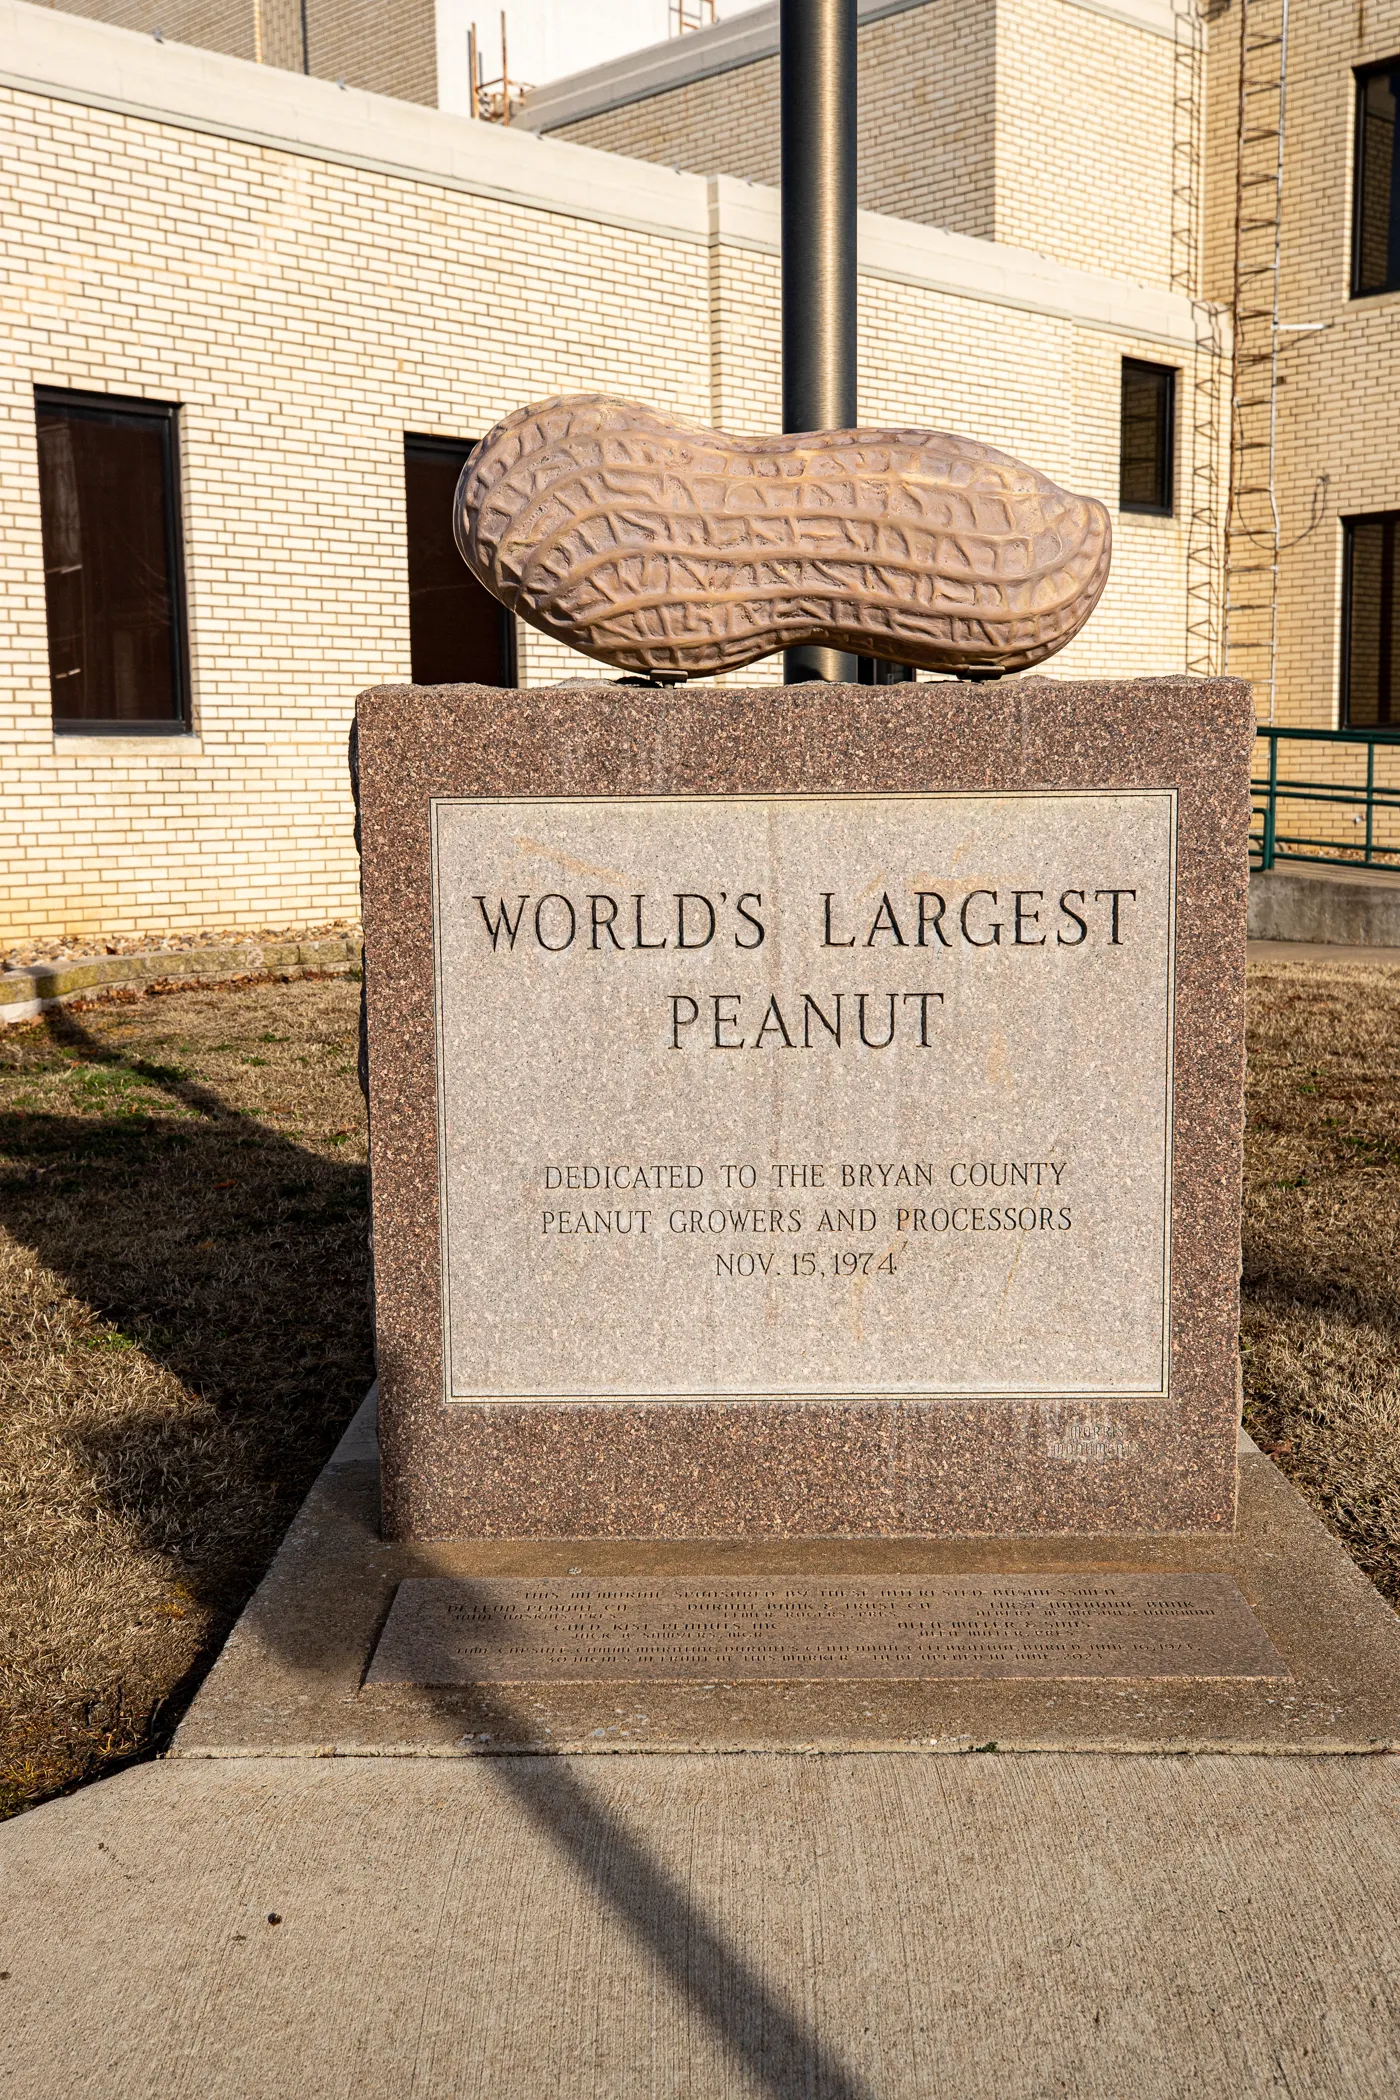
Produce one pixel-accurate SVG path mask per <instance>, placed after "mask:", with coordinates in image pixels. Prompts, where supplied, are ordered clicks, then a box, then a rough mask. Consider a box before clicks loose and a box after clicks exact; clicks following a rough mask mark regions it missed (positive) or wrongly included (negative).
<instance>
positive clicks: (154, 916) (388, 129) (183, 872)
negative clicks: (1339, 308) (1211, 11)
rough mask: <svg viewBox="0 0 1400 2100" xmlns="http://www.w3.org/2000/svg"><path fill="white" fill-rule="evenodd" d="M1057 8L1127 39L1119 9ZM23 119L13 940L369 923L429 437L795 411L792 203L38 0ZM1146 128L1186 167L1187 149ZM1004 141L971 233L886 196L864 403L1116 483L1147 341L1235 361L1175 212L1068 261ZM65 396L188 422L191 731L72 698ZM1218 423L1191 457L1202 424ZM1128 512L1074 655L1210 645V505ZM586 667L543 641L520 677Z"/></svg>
mask: <svg viewBox="0 0 1400 2100" xmlns="http://www.w3.org/2000/svg"><path fill="white" fill-rule="evenodd" d="M1036 4H1037V5H1044V6H1054V7H1057V8H1060V9H1062V10H1067V11H1073V9H1074V8H1075V7H1077V15H1076V21H1077V20H1078V17H1079V16H1083V17H1084V21H1085V23H1086V24H1089V25H1091V26H1092V25H1093V24H1094V23H1106V24H1108V25H1109V29H1110V31H1111V32H1112V33H1114V34H1116V29H1115V28H1114V27H1113V25H1114V24H1116V23H1117V22H1118V20H1119V16H1120V13H1121V11H1115V10H1109V12H1108V13H1106V14H1105V13H1099V14H1094V13H1092V11H1090V10H1087V9H1085V8H1084V7H1083V6H1082V5H1078V0H1036ZM925 12H926V13H927V12H931V10H925ZM917 14H918V11H917V10H914V9H905V10H903V11H902V12H900V11H896V10H892V9H886V11H885V17H884V18H883V19H882V20H881V21H879V22H877V23H876V24H874V25H873V27H874V28H877V29H880V30H885V31H887V32H888V33H891V34H892V33H893V31H894V29H896V28H898V26H899V24H900V23H901V22H904V23H906V24H907V25H914V24H915V23H916V18H917ZM1028 19H1029V17H1028ZM869 33H870V32H867V34H869ZM1105 33H1107V32H1105ZM1134 33H1136V32H1134ZM693 41H698V39H695V40H693ZM1090 41H1092V38H1091V39H1090ZM969 42H970V46H972V45H975V42H976V39H975V37H972V38H970V40H969ZM1157 43H1161V44H1162V46H1163V50H1164V51H1166V52H1167V53H1168V54H1169V53H1170V50H1171V46H1170V45H1169V44H1166V43H1164V42H1163V40H1162V39H1161V38H1158V39H1157ZM1152 48H1153V50H1154V51H1155V50H1156V44H1154V45H1153V47H1152ZM1159 55H1160V54H1159ZM1085 62H1086V63H1087V56H1086V61H1085ZM1076 63H1077V61H1076ZM1115 63H1116V61H1115ZM971 108H972V104H971V102H969V110H971ZM0 126H3V134H4V151H3V158H0V187H3V191H4V214H5V224H6V228H7V240H6V246H5V252H4V256H3V270H4V279H5V281H4V293H3V297H4V311H5V314H6V317H7V319H6V332H5V348H4V357H3V367H2V368H0V451H3V472H4V476H5V486H6V490H7V494H8V501H7V505H6V511H5V518H4V531H5V533H6V536H7V540H8V545H7V547H6V562H5V585H4V597H3V615H0V616H2V617H3V620H4V625H5V644H6V646H5V659H4V661H5V673H4V683H3V687H0V768H3V779H4V794H3V801H2V802H0V825H3V842H2V843H0V895H2V896H3V910H2V911H0V932H3V934H4V936H5V937H6V938H9V939H14V938H18V937H24V936H30V935H37V934H41V933H61V934H69V935H83V934H96V933H101V932H112V933H115V932H140V931H143V930H150V931H158V930H162V929H166V928H176V927H190V926H229V927H236V926H249V925H268V924H273V925H279V924H288V923H295V922H303V923H305V922H309V921H315V920H319V919H324V918H329V917H332V916H337V915H341V914H346V915H349V914H352V913H353V912H354V911H355V909H356V901H357V900H356V865H355V857H354V851H353V845H352V839H351V825H350V809H349V800H348V795H347V790H346V777H345V737H346V732H347V728H348V723H349V719H350V711H351V705H352V702H353V698H354V695H355V693H356V692H357V691H358V690H359V689H360V688H361V687H363V686H365V685H367V684H370V683H372V682H376V681H380V680H398V679H404V678H406V677H407V676H408V675H409V671H410V650H409V620H408V576H407V570H406V551H405V548H406V541H405V510H404V502H405V498H404V440H405V435H406V434H407V433H414V434H417V435H419V436H421V437H438V438H443V439H445V438H455V439H458V440H470V439H472V438H474V437H476V436H478V435H480V434H481V433H482V432H483V431H484V430H485V429H486V428H487V427H489V425H490V424H491V423H492V422H493V421H494V420H495V419H496V418H497V417H498V416H499V415H501V414H502V413H503V412H505V411H506V410H508V409H511V408H513V407H515V406H517V405H518V404H519V403H521V402H523V401H528V400H532V399H538V398H540V397H542V396H544V395H548V394H551V393H555V392H561V391H567V390H570V389H579V388H604V389H608V390H613V391H618V392H623V393H627V394H633V395H637V396H640V397H641V398H644V399H646V400H648V401H650V402H653V403H655V404H656V405H658V406H659V407H661V408H663V409H665V410H667V411H669V412H672V413H674V414H676V415H677V416H682V417H688V418H692V419H694V420H697V421H703V422H710V421H713V422H716V423H721V424H726V425H728V426H730V427H733V428H738V429H749V430H765V429H767V430H771V429H776V428H777V427H778V401H779V359H778V252H777V251H778V213H777V197H776V194H775V192H774V191H773V190H772V189H771V188H770V187H766V186H764V185H762V184H761V183H759V182H757V181H756V180H755V181H750V180H746V179H744V173H743V171H740V173H739V174H738V175H737V176H736V175H732V174H729V173H727V172H723V171H721V172H709V171H703V170H702V171H700V172H695V173H675V172H673V170H672V169H671V168H670V167H669V166H666V165H658V164H657V163H655V162H654V161H650V160H648V159H646V158H645V157H643V158H625V157H622V156H620V155H618V154H616V153H614V152H611V151H607V152H604V151H599V150H597V149H596V148H594V147H591V146H586V145H583V144H580V143H577V142H574V141H564V140H560V139H555V138H544V137H537V136H532V135H530V134H529V133H524V132H521V131H519V130H515V129H512V130H509V131H506V130H502V129H500V128H498V127H493V126H489V125H484V124H480V123H472V122H469V121H467V120H465V119H462V118H458V117H454V116H451V115H448V114H446V113H444V112H441V111H437V110H433V109H430V108H426V107H413V106H410V105H409V104H408V103H406V102H405V101H402V100H391V99H388V98H384V97H379V96H375V95H372V94H369V93H366V92H363V91H361V90H357V89H353V88H346V89H340V88H338V87H336V86H335V85H334V84H332V83H328V82H324V81H320V80H317V79H314V78H306V77H301V76H299V75H298V74H297V73H296V72H295V70H293V69H290V68H288V69H285V70H282V69H277V68H274V67H273V66H271V65H269V64H264V65H263V66H262V67H261V68H259V67H258V66H256V65H255V64H253V63H252V62H250V61H249V60H247V59H246V58H239V57H237V56H229V55H227V54H221V53H215V52H210V51H205V50H198V49H192V48H189V47H182V46H179V45H176V44H175V43H174V42H173V41H171V40H170V39H169V38H168V37H167V38H166V39H165V40H164V41H161V42H157V41H155V40H154V39H153V38H152V37H148V36H141V35H138V34H137V33H135V32H134V31H131V30H124V29H121V28H116V27H111V26H109V25H107V24H103V23H98V22H93V21H83V20H76V19H75V18H74V17H73V15H71V14H67V13H61V12H58V11H54V10H50V9H45V8H38V7H31V6H28V5H25V4H23V0H0ZM1140 145H1141V151H1142V153H1143V154H1144V156H1146V159H1147V160H1150V159H1151V156H1152V155H1153V154H1156V156H1157V161H1158V163H1160V161H1161V145H1160V140H1158V142H1157V143H1156V145H1153V144H1152V142H1151V140H1150V139H1147V138H1144V140H1142V141H1140ZM1098 150H1099V148H1098V147H1097V146H1096V145H1095V143H1094V140H1093V139H1092V138H1090V139H1088V140H1081V141H1079V142H1078V143H1077V144H1076V145H1075V147H1074V150H1073V152H1067V153H1066V154H1065V155H1063V156H1062V161H1061V165H1060V166H1059V168H1058V171H1057V179H1058V180H1059V181H1060V183H1061V186H1062V194H1063V195H1064V196H1065V197H1068V198H1070V199H1076V198H1078V199H1081V200H1082V201H1083V205H1084V210H1085V211H1086V212H1087V210H1088V208H1089V200H1090V192H1091V189H1092V183H1091V181H1090V164H1091V162H1092V160H1093V156H1094V154H1095V153H1096V152H1097V151H1098ZM1076 156H1077V157H1076ZM1144 165H1146V161H1145V162H1144ZM988 167H989V172H988V173H987V176H986V182H987V185H988V186H989V187H988V189H987V195H986V197H984V199H983V201H982V202H981V203H975V200H973V202H970V203H969V204H968V207H967V208H968V212H969V215H970V216H969V222H968V223H967V224H965V225H962V226H958V227H951V228H950V227H948V226H947V225H943V224H939V223H937V222H936V220H937V211H938V209H939V208H940V207H938V205H937V203H936V197H935V193H934V191H933V190H930V192H929V196H928V201H927V203H926V205H925V206H922V207H921V211H922V212H923V214H924V215H923V216H915V215H913V214H911V213H904V214H901V215H894V214H892V213H890V212H889V211H887V210H886V211H884V212H876V211H869V212H867V213H865V214H864V215H863V216H862V219H861V225H860V250H861V280H860V297H861V346H862V347H861V375H860V386H861V405H862V415H863V418H864V419H865V420H867V421H871V422H883V421H898V422H904V423H919V424H931V425H934V426H943V427H946V428H951V429H954V430H960V431H963V432H966V433H968V434H971V435H975V436H977V437H979V438H982V439H984V440H987V441H989V442H991V443H993V444H996V445H1001V446H1005V447H1006V448H1007V449H1009V450H1011V451H1013V452H1015V453H1018V454H1020V455H1022V456H1024V457H1026V458H1028V459H1029V460H1031V461H1033V462H1034V463H1035V464H1036V465H1037V466H1039V467H1041V468H1043V469H1044V470H1045V471H1047V472H1048V473H1050V474H1051V475H1053V476H1054V477H1055V478H1056V479H1058V480H1060V481H1062V482H1063V483H1065V484H1067V485H1068V486H1070V487H1073V488H1077V489H1082V490H1084V491H1086V492H1088V493H1091V494H1094V495H1097V496H1099V497H1101V498H1103V500H1105V501H1106V502H1107V503H1109V504H1110V506H1111V507H1114V508H1115V510H1116V508H1117V503H1118V494H1119V474H1120V395H1121V383H1122V372H1123V363H1124V360H1125V359H1129V360H1136V361H1138V362H1139V363H1140V364H1142V365H1144V366H1147V367H1154V368H1163V367H1170V368H1173V369H1176V370H1178V371H1186V370H1187V369H1189V367H1190V366H1191V363H1192V360H1193V359H1194V358H1195V357H1196V355H1197V350H1196V345H1197V337H1198V330H1199V316H1198V313H1197V311H1196V308H1195V307H1194V306H1193V302H1192V300H1191V298H1190V297H1188V296H1187V295H1186V294H1185V293H1184V292H1182V291H1179V290H1173V289H1172V288H1171V286H1170V284H1169V283H1168V281H1167V280H1168V275H1169V272H1168V270H1167V268H1166V267H1165V258H1166V256H1167V253H1168V244H1167V234H1166V233H1164V231H1163V225H1164V224H1165V221H1163V220H1162V214H1161V212H1160V211H1159V212H1158V214H1157V217H1156V219H1155V220H1154V221H1153V226H1154V228H1155V230H1154V231H1152V233H1151V239H1150V240H1149V239H1148V238H1147V236H1146V235H1145V234H1144V236H1143V242H1144V245H1143V246H1142V248H1141V255H1142V256H1143V257H1150V267H1149V266H1148V265H1147V263H1146V262H1144V263H1143V265H1142V267H1140V268H1138V269H1136V270H1135V268H1134V267H1133V260H1134V254H1135V252H1137V251H1135V249H1134V239H1135V238H1136V236H1134V235H1133V234H1132V228H1131V225H1130V224H1129V223H1128V222H1129V219H1130V216H1131V214H1130V213H1129V211H1128V208H1127V206H1126V205H1124V206H1123V209H1122V212H1121V214H1120V216H1121V218H1122V222H1123V223H1122V224H1121V225H1119V227H1118V231H1117V232H1116V233H1115V232H1114V231H1113V230H1112V227H1111V226H1110V225H1109V223H1108V220H1107V219H1106V220H1105V221H1104V224H1103V225H1102V226H1101V227H1095V226H1092V225H1090V224H1088V223H1087V222H1085V223H1076V224H1075V225H1074V227H1072V228H1070V229H1068V230H1065V231H1064V233H1063V238H1062V239H1061V240H1060V241H1059V245H1060V246H1061V247H1062V248H1063V251H1064V252H1063V253H1061V254H1056V253H1055V252H1054V247H1055V243H1054V242H1052V239H1051V234H1052V232H1053V230H1054V229H1053V226H1052V224H1051V217H1047V215H1046V209H1045V206H1044V205H1043V203H1038V202H1037V198H1036V180H1035V178H1034V169H1033V166H1032V161H1031V159H1030V158H1029V157H1027V156H1024V155H1023V156H1022V157H1021V158H1020V159H1019V160H1018V159H1017V156H1016V155H1015V154H1008V153H1005V152H1003V153H1001V154H1000V155H998V154H997V153H995V152H994V153H993V154H992V157H991V159H990V162H989V163H988ZM1159 173H1160V166H1159ZM935 178H936V180H937V181H944V180H945V177H944V176H942V175H937V174H936V171H935V176H931V177H930V180H931V181H933V180H935ZM980 179H981V178H980V177H979V180H980ZM1134 179H1137V178H1136V177H1135V178H1134ZM1142 180H1143V182H1144V183H1145V182H1146V180H1147V177H1146V176H1145V175H1144V176H1143V177H1142ZM973 187H974V189H975V187H976V185H975V184H974V185H973ZM868 194H871V193H868ZM1159 201H1160V200H1159ZM974 204H975V209H974ZM1099 208H1100V209H1102V200H1100V206H1099ZM1078 211H1079V206H1078V205H1075V207H1074V212H1073V213H1071V216H1074V215H1075V214H1076V213H1078ZM978 213H981V214H982V216H981V217H978V216H977V214H978ZM1037 213H1039V214H1040V216H1039V217H1037ZM945 216H948V217H951V216H953V214H952V213H951V212H948V213H946V214H945ZM1051 216H1053V215H1051ZM1110 216H1111V215H1110ZM1139 216H1141V215H1139ZM1146 216H1148V217H1150V216H1151V214H1147V215H1146ZM1018 242H1019V243H1033V244H1034V245H1033V246H1031V245H1018V244H1017V243H1018ZM36 388H38V389H56V390H60V391H61V392H62V393H63V394H65V395H66V396H69V397H72V398H75V399H76V398H81V397H89V396H94V397H105V398H110V397H116V398H117V399H118V400H121V401H126V402H133V401H134V402H136V403H138V404H141V403H146V404H161V405H163V406H164V407H165V408H166V409H168V410H169V411H170V414H171V416H172V417H173V418H174V423H175V427H176V428H177V430H178V459H179V503H180V510H181V519H180V549H179V553H180V559H181V562H182V566H183V576H184V593H185V600H186V604H187V613H188V636H189V664H190V712H189V718H188V720H187V721H186V722H184V723H181V724H178V725H171V728H172V731H176V730H177V731H178V733H170V734H163V735H158V736H157V735H142V736H134V735H125V734H120V733H118V734H102V735H95V734H81V735H79V734H73V733H71V725H70V727H69V728H65V727H64V725H63V724H62V723H60V724H58V726H57V727H56V724H55V717H54V711H53V707H54V703H53V691H54V688H53V686H52V685H51V663H50V655H49V631H48V625H47V621H46V596H45V552H44V537H43V533H44V517H43V514H42V511H41V498H40V477H39V467H38V456H37V444H36V395H35V390H36ZM1219 436H1220V432H1219V431H1218V429H1217V430H1213V431H1211V432H1210V433H1208V438H1207V449H1210V448H1211V447H1215V448H1217V449H1218V441H1219ZM1183 444H1184V445H1185V446H1186V452H1187V455H1188V456H1187V459H1186V467H1187V469H1188V470H1189V467H1190V463H1191V462H1190V457H1189V454H1190V431H1189V428H1188V429H1186V431H1185V432H1184V434H1183V433H1182V432H1181V431H1179V432H1178V450H1179V451H1180V449H1181V447H1182V445H1183ZM1217 464H1218V462H1217ZM1115 529H1116V534H1117V551H1116V557H1115V563H1114V569H1113V575H1112V579H1111V582H1110V585H1109V589H1108V592H1107V594H1106V596H1105V598H1104V601H1103V604H1102V606H1101V608H1100V610H1099V611H1098V613H1097V614H1096V615H1095V617H1094V619H1093V620H1092V621H1091V623H1090V625H1089V627H1088V629H1087V630H1086V632H1085V634H1084V635H1083V636H1082V637H1081V638H1080V639H1079V640H1078V641H1077V642H1076V643H1075V644H1074V645H1073V647H1072V648H1071V649H1070V650H1067V651H1066V652H1064V653H1063V655H1061V656H1060V657H1059V658H1057V659H1056V660H1055V663H1054V665H1053V666H1052V669H1053V670H1054V671H1056V672H1057V673H1062V674H1064V675H1070V674H1077V673H1083V674H1106V675H1128V674H1131V673H1141V672H1153V671H1173V670H1180V669H1181V668H1182V667H1183V665H1184V663H1185V661H1186V648H1187V641H1186V629H1187V616H1188V597H1187V591H1186V553H1187V538H1188V526H1187V520H1186V519H1185V517H1184V516H1183V515H1182V513H1181V511H1180V509H1179V508H1178V510H1177V512H1176V514H1174V515H1161V516H1154V515H1138V514H1131V513H1126V514H1123V515H1120V516H1117V517H1116V519H1115ZM50 566H51V567H52V564H50ZM579 663H580V660H578V659H569V658H568V657H567V656H566V654H565V652H562V651H559V650H557V649H554V648H552V647H551V646H550V645H548V644H547V643H546V642H545V641H544V640H543V638H541V637H539V636H538V635H535V634H534V633H533V632H530V631H528V630H526V631H523V632H522V633H521V635H520V637H519V666H518V675H519V678H520V680H521V682H538V681H540V680H544V679H550V678H554V677H557V676H559V675H561V674H562V673H564V672H566V671H568V670H570V669H571V668H574V667H577V666H578V665H579ZM588 669H589V671H590V672H591V674H592V675H597V667H596V666H589V667H588ZM744 675H745V676H746V677H754V678H757V679H760V680H762V679H764V678H768V679H773V678H776V677H777V676H778V666H777V664H776V663H769V664H765V665H760V666H758V667H756V670H755V672H753V673H750V674H744ZM105 726H115V727H117V728H120V725H119V724H117V725H105Z"/></svg>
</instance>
